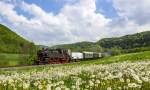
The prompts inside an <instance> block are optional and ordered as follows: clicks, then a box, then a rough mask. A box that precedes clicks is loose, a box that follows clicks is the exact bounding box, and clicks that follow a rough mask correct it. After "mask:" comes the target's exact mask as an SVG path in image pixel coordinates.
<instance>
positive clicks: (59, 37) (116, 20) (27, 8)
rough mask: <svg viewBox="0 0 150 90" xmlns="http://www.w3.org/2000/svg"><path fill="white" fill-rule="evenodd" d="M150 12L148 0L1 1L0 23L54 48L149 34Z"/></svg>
mask: <svg viewBox="0 0 150 90" xmlns="http://www.w3.org/2000/svg"><path fill="white" fill-rule="evenodd" d="M133 3H134V5H133ZM149 10H150V1H149V0H139V1H138V2H137V1H136V0H0V23H2V24H4V25H6V26H8V27H9V28H11V29H12V30H13V31H15V32H16V33H17V34H19V35H21V36H23V37H24V38H26V39H28V40H30V41H33V42H34V43H36V44H42V45H55V44H64V43H74V42H80V41H97V40H99V39H101V38H105V37H114V36H121V35H125V34H132V33H136V32H142V31H147V30H150V29H149V25H150V20H149V16H150V12H149ZM141 13H142V14H141ZM139 14H141V15H139Z"/></svg>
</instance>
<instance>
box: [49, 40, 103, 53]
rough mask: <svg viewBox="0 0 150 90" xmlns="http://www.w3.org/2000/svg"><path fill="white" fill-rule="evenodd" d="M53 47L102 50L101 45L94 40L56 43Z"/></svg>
mask: <svg viewBox="0 0 150 90" xmlns="http://www.w3.org/2000/svg"><path fill="white" fill-rule="evenodd" d="M51 48H66V49H70V50H72V51H79V52H80V51H101V47H100V46H99V45H97V44H95V43H93V42H78V43H73V44H63V45H56V46H53V47H51Z"/></svg>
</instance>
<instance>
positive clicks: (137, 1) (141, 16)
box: [113, 0, 150, 25]
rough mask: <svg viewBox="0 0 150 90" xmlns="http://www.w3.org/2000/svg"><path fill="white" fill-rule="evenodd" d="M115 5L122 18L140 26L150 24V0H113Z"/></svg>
mask: <svg viewBox="0 0 150 90" xmlns="http://www.w3.org/2000/svg"><path fill="white" fill-rule="evenodd" d="M113 4H114V8H115V9H116V10H117V11H118V14H119V15H120V16H121V17H124V18H126V19H129V20H133V21H134V22H135V23H137V24H139V25H144V24H147V23H150V19H149V16H150V0H113Z"/></svg>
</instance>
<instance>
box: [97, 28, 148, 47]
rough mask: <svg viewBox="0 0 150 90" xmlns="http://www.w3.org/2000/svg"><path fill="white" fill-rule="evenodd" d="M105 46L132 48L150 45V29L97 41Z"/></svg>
mask: <svg viewBox="0 0 150 90" xmlns="http://www.w3.org/2000/svg"><path fill="white" fill-rule="evenodd" d="M97 43H98V44H99V45H101V46H102V47H104V48H113V47H119V48H122V49H131V48H138V47H148V46H150V31H146V32H141V33H136V34H133V35H126V36H122V37H114V38H104V39H102V40H100V41H98V42H97Z"/></svg>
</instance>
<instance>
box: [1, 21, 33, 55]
mask: <svg viewBox="0 0 150 90" xmlns="http://www.w3.org/2000/svg"><path fill="white" fill-rule="evenodd" d="M33 47H34V44H33V43H31V42H29V41H27V40H25V39H24V38H22V37H21V36H19V35H17V34H16V33H14V32H13V31H12V30H10V29H9V28H8V27H6V26H4V25H2V24H0V53H28V52H29V51H30V49H31V48H33Z"/></svg>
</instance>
